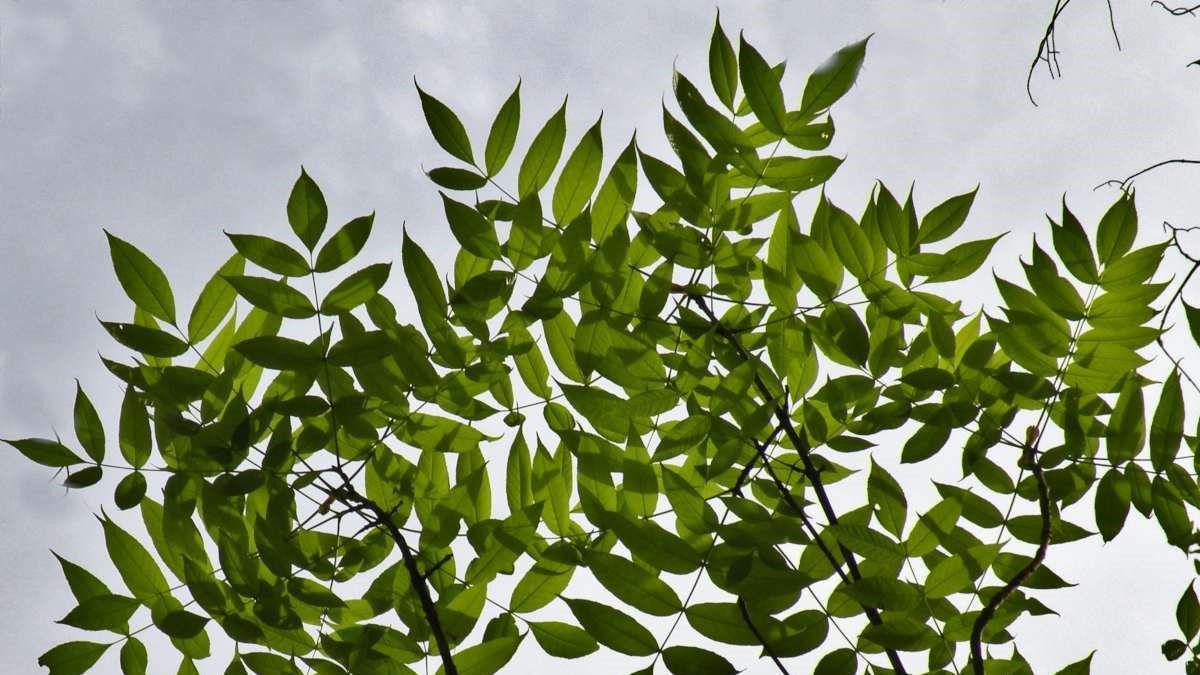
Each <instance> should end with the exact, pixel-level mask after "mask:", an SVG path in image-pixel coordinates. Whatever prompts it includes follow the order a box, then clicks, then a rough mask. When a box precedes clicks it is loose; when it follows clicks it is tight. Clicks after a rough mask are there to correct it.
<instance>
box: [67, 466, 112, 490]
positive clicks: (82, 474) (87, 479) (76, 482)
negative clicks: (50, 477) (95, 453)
mask: <svg viewBox="0 0 1200 675" xmlns="http://www.w3.org/2000/svg"><path fill="white" fill-rule="evenodd" d="M103 477H104V469H103V467H100V466H89V467H86V468H83V469H77V470H75V471H73V472H71V473H70V474H68V475H67V479H66V480H64V481H63V485H65V486H66V487H69V488H85V487H90V486H92V485H95V484H96V483H99V482H100V479H101V478H103Z"/></svg>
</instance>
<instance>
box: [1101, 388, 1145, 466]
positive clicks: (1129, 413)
mask: <svg viewBox="0 0 1200 675" xmlns="http://www.w3.org/2000/svg"><path fill="white" fill-rule="evenodd" d="M1145 442H1146V408H1145V404H1144V402H1143V399H1142V386H1141V382H1140V381H1139V378H1138V377H1137V376H1136V375H1133V376H1128V375H1127V376H1126V377H1125V384H1124V385H1123V386H1122V387H1121V394H1120V395H1119V396H1118V397H1117V404H1116V406H1115V407H1113V411H1112V415H1111V416H1110V417H1109V420H1108V428H1107V429H1106V430H1105V432H1104V443H1105V447H1106V449H1107V452H1108V461H1109V462H1110V463H1112V464H1113V465H1116V466H1120V465H1121V464H1123V463H1125V462H1126V461H1128V460H1130V459H1133V458H1134V457H1136V456H1137V455H1138V453H1140V452H1141V451H1142V445H1143V444H1144V443H1145Z"/></svg>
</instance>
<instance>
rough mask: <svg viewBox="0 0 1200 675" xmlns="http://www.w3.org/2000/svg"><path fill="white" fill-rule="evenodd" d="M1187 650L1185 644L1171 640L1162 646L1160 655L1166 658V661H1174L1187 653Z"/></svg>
mask: <svg viewBox="0 0 1200 675" xmlns="http://www.w3.org/2000/svg"><path fill="white" fill-rule="evenodd" d="M1187 648H1188V646H1187V643H1186V642H1184V641H1183V640H1173V639H1172V640H1167V641H1166V642H1164V643H1163V644H1162V653H1163V656H1165V657H1167V660H1168V661H1174V660H1175V659H1177V658H1179V657H1181V656H1183V654H1184V652H1186V651H1187Z"/></svg>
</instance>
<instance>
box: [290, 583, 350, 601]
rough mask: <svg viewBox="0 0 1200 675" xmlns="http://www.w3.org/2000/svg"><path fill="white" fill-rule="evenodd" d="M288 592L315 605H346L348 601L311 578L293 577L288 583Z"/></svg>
mask: <svg viewBox="0 0 1200 675" xmlns="http://www.w3.org/2000/svg"><path fill="white" fill-rule="evenodd" d="M287 589H288V593H290V594H291V595H293V596H295V597H297V598H299V599H300V600H302V601H304V602H306V603H308V604H310V605H312V606H313V607H345V606H346V602H345V601H344V600H342V599H341V598H339V597H338V596H337V595H335V594H334V593H333V591H331V590H329V588H327V587H326V586H324V585H322V584H318V583H317V582H315V581H313V580H311V579H303V578H301V577H292V578H291V579H289V580H288V584H287Z"/></svg>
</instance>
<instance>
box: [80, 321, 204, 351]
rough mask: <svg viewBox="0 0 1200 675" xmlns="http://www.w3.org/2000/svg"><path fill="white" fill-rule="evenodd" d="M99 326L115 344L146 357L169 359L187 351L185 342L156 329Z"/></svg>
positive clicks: (115, 324)
mask: <svg viewBox="0 0 1200 675" xmlns="http://www.w3.org/2000/svg"><path fill="white" fill-rule="evenodd" d="M100 325H101V326H104V330H106V331H108V334H109V335H111V336H112V337H113V339H114V340H116V341H117V342H119V343H121V344H122V345H124V346H125V347H128V348H130V349H132V350H133V351H135V352H139V353H141V354H145V355H147V356H158V357H162V358H168V359H169V358H171V357H174V356H179V355H180V354H182V353H184V352H186V351H187V349H188V345H187V343H186V342H184V341H183V340H180V339H179V338H177V337H175V336H174V335H171V334H170V333H167V332H166V331H162V330H159V329H157V328H149V327H147V326H139V325H137V324H134V323H113V322H111V321H101V322H100Z"/></svg>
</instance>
